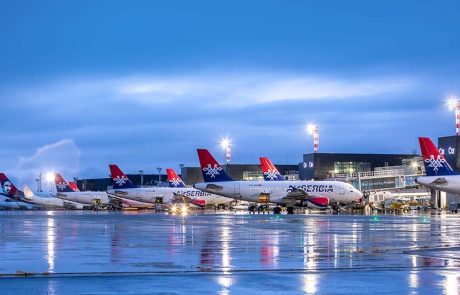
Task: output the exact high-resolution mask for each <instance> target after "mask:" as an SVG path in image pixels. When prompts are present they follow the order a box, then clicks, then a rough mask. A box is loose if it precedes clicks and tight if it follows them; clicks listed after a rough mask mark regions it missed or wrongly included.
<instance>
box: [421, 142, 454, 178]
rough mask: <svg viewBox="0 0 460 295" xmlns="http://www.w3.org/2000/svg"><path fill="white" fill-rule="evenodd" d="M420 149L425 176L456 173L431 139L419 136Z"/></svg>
mask: <svg viewBox="0 0 460 295" xmlns="http://www.w3.org/2000/svg"><path fill="white" fill-rule="evenodd" d="M418 141H419V143H420V149H421V151H422V157H423V163H424V164H425V170H426V175H427V176H445V175H457V174H458V173H457V172H455V170H454V169H452V167H450V165H449V163H447V161H446V159H445V158H444V156H443V155H442V154H441V153H440V152H439V150H438V149H437V148H436V146H435V145H434V144H433V142H432V141H431V139H429V138H427V137H419V139H418Z"/></svg>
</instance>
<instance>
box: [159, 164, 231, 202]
mask: <svg viewBox="0 0 460 295" xmlns="http://www.w3.org/2000/svg"><path fill="white" fill-rule="evenodd" d="M166 174H167V175H168V182H169V186H170V187H172V188H179V187H180V188H185V183H184V182H183V181H182V179H181V178H180V177H179V175H177V174H176V172H175V171H174V169H170V168H168V169H166ZM188 189H189V190H190V191H199V190H197V189H194V188H188ZM199 192H201V191H199ZM176 194H177V195H181V194H183V192H181V191H177V192H176ZM201 198H202V200H197V201H196V202H197V203H201V204H202V205H201V206H205V205H207V204H209V205H219V204H228V203H231V202H233V199H231V198H226V197H222V196H219V195H215V194H209V193H205V194H204V195H203V196H202V197H201ZM200 201H201V202H200ZM203 201H204V202H203Z"/></svg>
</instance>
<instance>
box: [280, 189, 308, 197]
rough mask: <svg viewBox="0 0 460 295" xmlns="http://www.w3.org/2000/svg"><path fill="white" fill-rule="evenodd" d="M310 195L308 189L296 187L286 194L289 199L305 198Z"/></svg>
mask: <svg viewBox="0 0 460 295" xmlns="http://www.w3.org/2000/svg"><path fill="white" fill-rule="evenodd" d="M308 197H310V195H309V194H308V193H307V192H306V191H304V190H303V189H299V188H294V189H292V190H291V191H290V192H288V194H287V195H286V197H285V198H288V199H305V198H308Z"/></svg>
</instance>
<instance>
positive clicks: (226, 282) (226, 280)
mask: <svg viewBox="0 0 460 295" xmlns="http://www.w3.org/2000/svg"><path fill="white" fill-rule="evenodd" d="M217 283H218V284H219V285H220V286H221V287H222V289H220V291H219V293H218V294H220V295H228V294H230V290H228V288H230V286H231V285H233V279H232V278H231V277H226V276H219V277H218V278H217Z"/></svg>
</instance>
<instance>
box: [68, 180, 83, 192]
mask: <svg viewBox="0 0 460 295" xmlns="http://www.w3.org/2000/svg"><path fill="white" fill-rule="evenodd" d="M69 186H70V187H71V188H72V189H73V191H74V192H79V191H80V189H79V188H78V186H77V185H76V184H75V182H73V181H70V182H69Z"/></svg>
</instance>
